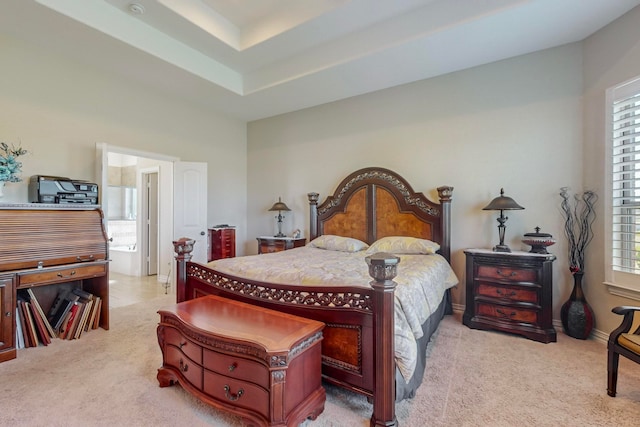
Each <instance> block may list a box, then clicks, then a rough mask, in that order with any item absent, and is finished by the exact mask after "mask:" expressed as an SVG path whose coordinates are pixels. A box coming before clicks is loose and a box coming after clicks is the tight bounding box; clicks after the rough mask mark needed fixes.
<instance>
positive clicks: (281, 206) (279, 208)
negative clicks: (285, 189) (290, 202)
mask: <svg viewBox="0 0 640 427" xmlns="http://www.w3.org/2000/svg"><path fill="white" fill-rule="evenodd" d="M290 210H291V209H289V206H287V205H286V204H285V203H284V202H283V201H282V200H281V199H280V197H278V201H277V202H276V203H274V204H273V206H271V208H270V209H269V211H290Z"/></svg>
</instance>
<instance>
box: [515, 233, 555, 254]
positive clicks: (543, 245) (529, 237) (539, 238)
mask: <svg viewBox="0 0 640 427" xmlns="http://www.w3.org/2000/svg"><path fill="white" fill-rule="evenodd" d="M522 243H524V244H526V245H529V246H531V250H530V251H529V252H530V253H534V254H548V253H549V252H547V247H549V246H551V245H553V244H555V243H556V240H555V239H554V238H553V236H551V234H548V233H540V227H536V232H535V233H526V234H525V235H524V239H522Z"/></svg>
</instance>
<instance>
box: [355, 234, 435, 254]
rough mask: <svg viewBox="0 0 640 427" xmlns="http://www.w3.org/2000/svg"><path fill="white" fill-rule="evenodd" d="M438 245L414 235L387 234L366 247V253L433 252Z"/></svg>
mask: <svg viewBox="0 0 640 427" xmlns="http://www.w3.org/2000/svg"><path fill="white" fill-rule="evenodd" d="M438 249H440V245H439V244H437V243H435V242H432V241H431V240H427V239H418V238H416V237H403V236H389V237H383V238H382V239H378V240H376V241H375V242H373V244H371V246H369V249H367V253H368V254H374V253H376V252H388V253H392V254H435V253H436V251H437V250H438Z"/></svg>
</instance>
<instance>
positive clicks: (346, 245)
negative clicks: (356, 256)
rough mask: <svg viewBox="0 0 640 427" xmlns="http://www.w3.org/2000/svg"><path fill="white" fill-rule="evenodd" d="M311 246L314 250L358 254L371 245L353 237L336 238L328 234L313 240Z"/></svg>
mask: <svg viewBox="0 0 640 427" xmlns="http://www.w3.org/2000/svg"><path fill="white" fill-rule="evenodd" d="M309 246H311V247H312V248H319V249H326V250H328V251H342V252H358V251H361V250H364V249H367V248H368V247H369V245H367V244H366V243H365V242H363V241H360V240H358V239H353V238H351V237H342V236H334V235H331V234H326V235H323V236H319V237H318V238H316V239H313V240H312V241H311V242H310V243H309Z"/></svg>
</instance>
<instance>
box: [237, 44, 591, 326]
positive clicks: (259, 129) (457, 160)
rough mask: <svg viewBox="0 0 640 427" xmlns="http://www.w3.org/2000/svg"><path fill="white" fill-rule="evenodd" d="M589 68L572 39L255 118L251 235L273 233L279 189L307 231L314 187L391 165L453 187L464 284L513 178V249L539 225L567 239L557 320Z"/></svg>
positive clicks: (459, 299)
mask: <svg viewBox="0 0 640 427" xmlns="http://www.w3.org/2000/svg"><path fill="white" fill-rule="evenodd" d="M581 76H582V47H581V44H571V45H567V46H563V47H559V48H555V49H550V50H547V51H543V52H538V53H534V54H530V55H526V56H521V57H518V58H514V59H510V60H506V61H501V62H498V63H493V64H489V65H485V66H481V67H477V68H474V69H470V70H466V71H461V72H457V73H453V74H449V75H446V76H442V77H438V78H433V79H429V80H424V81H419V82H416V83H412V84H408V85H404V86H401V87H396V88H391V89H387V90H384V91H380V92H377V93H373V94H368V95H363V96H358V97H354V98H351V99H348V100H344V101H340V102H335V103H332V104H328V105H324V106H320V107H315V108H310V109H307V110H303V111H298V112H294V113H291V114H286V115H282V116H278V117H273V118H270V119H265V120H260V121H255V122H251V123H249V126H248V165H249V167H248V170H249V174H248V195H249V197H248V212H247V217H248V222H249V229H248V236H249V237H250V236H252V235H260V234H265V233H267V234H268V233H270V232H271V231H272V228H273V222H274V220H273V217H272V215H270V212H267V211H266V210H267V209H268V207H269V206H271V204H272V203H273V201H274V200H277V197H278V196H282V197H283V200H284V201H286V203H287V204H288V205H289V207H290V208H292V209H293V210H294V211H293V212H292V215H290V217H291V218H287V221H288V223H287V225H286V231H287V232H290V231H291V230H292V229H294V228H300V229H302V230H305V231H307V235H308V224H307V213H308V207H307V199H306V194H307V192H310V191H317V192H319V193H320V195H321V198H324V197H326V196H327V195H328V194H329V193H331V192H333V191H334V189H335V187H336V185H338V183H339V182H340V180H341V179H342V178H344V177H345V176H346V175H347V174H349V173H350V172H352V171H354V170H356V169H359V168H362V167H366V166H381V167H386V168H389V169H391V170H394V171H396V172H397V173H399V174H400V175H402V176H403V177H405V178H406V179H407V180H408V181H409V183H410V184H411V185H412V186H413V188H414V190H416V191H422V192H424V193H425V194H428V195H430V196H431V197H432V198H434V199H435V198H436V197H437V194H434V191H435V188H436V187H437V186H440V185H452V186H454V187H455V190H454V192H453V207H452V209H453V233H452V250H453V254H452V257H453V259H452V264H453V268H454V270H455V271H456V273H457V275H458V277H459V278H460V280H461V281H464V253H463V250H464V249H465V248H472V247H491V246H493V245H495V244H496V243H497V242H498V232H497V221H496V217H497V214H496V213H495V212H488V211H483V210H482V208H483V207H484V206H485V205H486V204H487V203H489V201H490V200H491V199H493V198H494V197H496V196H498V195H499V191H500V188H501V187H504V189H505V193H506V195H508V196H511V197H513V198H514V199H515V200H516V201H517V202H518V203H520V204H521V205H522V206H524V207H525V210H523V211H514V212H511V213H509V215H508V216H509V220H508V222H507V231H506V239H505V240H506V243H507V244H509V245H510V246H511V248H512V249H524V250H529V247H528V246H526V245H524V244H522V243H521V242H520V239H521V238H522V236H523V234H524V233H527V232H533V231H534V227H536V226H540V227H541V228H542V231H544V232H548V233H551V234H552V235H553V236H555V237H557V238H558V241H559V242H558V244H556V245H555V246H554V247H552V252H554V253H556V254H557V255H558V260H557V262H556V263H555V266H554V274H555V278H556V285H555V289H554V317H555V318H559V312H560V306H561V305H562V302H563V301H564V300H566V299H567V298H568V296H569V293H570V283H569V279H570V277H569V274H568V267H567V259H566V256H565V255H564V254H565V253H566V245H565V243H564V239H563V238H562V216H561V214H560V211H559V202H560V198H559V196H558V190H559V188H560V187H562V186H570V187H573V188H579V187H580V186H581V180H582V162H581V159H582V107H581V92H582V79H581ZM253 246H254V244H253V242H251V247H248V250H250V249H253V250H254V251H255V249H254V248H253ZM463 297H464V287H463V286H462V285H461V286H459V287H458V288H457V289H456V290H455V291H454V298H455V302H456V303H458V304H464V298H463Z"/></svg>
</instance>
